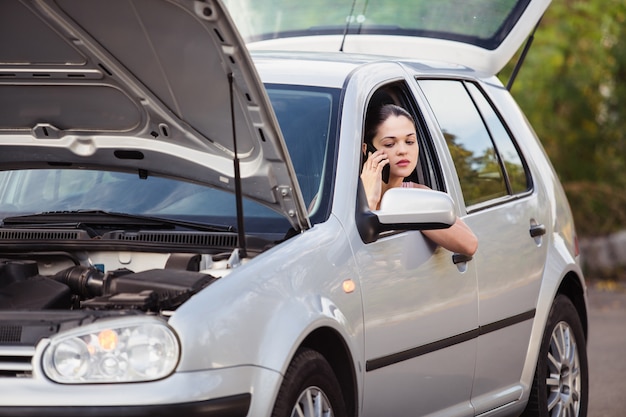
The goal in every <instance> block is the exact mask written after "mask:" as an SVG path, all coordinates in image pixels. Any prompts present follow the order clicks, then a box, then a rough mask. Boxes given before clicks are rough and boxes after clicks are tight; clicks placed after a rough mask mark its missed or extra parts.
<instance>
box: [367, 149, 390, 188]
mask: <svg viewBox="0 0 626 417" xmlns="http://www.w3.org/2000/svg"><path fill="white" fill-rule="evenodd" d="M377 150H378V149H376V148H375V147H374V145H372V144H371V143H368V144H367V154H366V155H365V160H367V158H368V157H369V154H370V152H371V153H374V152H376V151H377ZM389 171H390V167H389V163H387V165H385V166H384V167H383V171H382V180H383V182H384V183H385V184H387V183H389Z"/></svg>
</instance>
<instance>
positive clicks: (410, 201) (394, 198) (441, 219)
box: [373, 188, 456, 231]
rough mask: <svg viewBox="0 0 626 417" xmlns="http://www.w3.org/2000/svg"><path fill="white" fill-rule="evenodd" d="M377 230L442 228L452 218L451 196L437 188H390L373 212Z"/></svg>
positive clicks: (447, 225) (445, 226)
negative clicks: (377, 226) (375, 217)
mask: <svg viewBox="0 0 626 417" xmlns="http://www.w3.org/2000/svg"><path fill="white" fill-rule="evenodd" d="M373 214H375V215H376V216H377V217H378V222H379V223H380V230H379V231H386V230H428V229H445V228H448V227H450V226H452V225H453V224H454V222H455V220H456V214H455V212H454V202H453V201H452V198H451V197H450V196H449V195H448V194H446V193H443V192H441V191H434V190H426V189H419V188H392V189H390V190H387V192H386V193H385V195H384V196H383V199H382V200H381V202H380V210H376V211H374V212H373Z"/></svg>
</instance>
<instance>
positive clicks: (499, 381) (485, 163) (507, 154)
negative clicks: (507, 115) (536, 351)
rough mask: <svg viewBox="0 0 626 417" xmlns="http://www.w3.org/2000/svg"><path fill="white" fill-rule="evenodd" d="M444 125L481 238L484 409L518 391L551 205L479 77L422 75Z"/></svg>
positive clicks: (478, 383)
mask: <svg viewBox="0 0 626 417" xmlns="http://www.w3.org/2000/svg"><path fill="white" fill-rule="evenodd" d="M418 84H419V86H420V88H421V89H422V91H423V92H424V94H425V95H426V97H427V99H428V101H429V103H430V105H431V108H432V109H433V112H434V113H435V115H436V117H437V120H438V122H439V124H440V126H441V129H442V131H443V132H444V136H445V137H446V141H447V143H448V148H449V150H450V154H451V157H452V160H453V161H454V165H455V168H456V171H457V173H458V177H459V182H460V186H461V189H462V191H463V196H464V202H465V205H466V206H467V210H468V213H469V214H468V216H467V218H466V223H467V224H468V225H469V226H470V227H471V228H472V229H473V230H474V231H475V232H476V234H477V235H478V238H479V249H478V252H477V253H476V255H475V256H474V261H473V262H474V264H475V266H476V268H477V271H478V296H479V333H480V336H479V339H478V354H477V361H476V375H475V383H474V387H473V390H472V404H473V406H474V407H475V409H476V413H477V414H480V413H482V412H486V411H488V410H491V409H494V408H496V407H499V406H501V405H503V404H506V403H509V402H513V401H516V400H518V399H519V397H520V395H521V393H522V386H521V384H520V378H521V372H522V369H523V367H524V362H525V360H526V353H527V349H528V345H529V338H530V332H531V326H532V323H533V318H534V314H535V308H536V302H537V297H538V292H539V284H540V278H541V276H542V272H543V266H544V264H545V259H546V247H547V245H546V244H545V242H544V239H545V237H544V234H545V231H546V228H545V226H546V222H548V218H549V212H548V210H547V207H549V206H548V205H547V204H543V205H542V204H540V201H541V193H542V190H540V189H534V188H533V182H532V178H531V174H530V171H529V168H528V165H527V163H526V162H525V160H524V158H523V155H522V154H521V152H520V150H519V148H518V147H517V146H516V144H515V142H514V140H513V138H512V135H511V134H510V131H509V129H508V128H507V127H506V125H505V124H504V123H503V122H502V119H501V118H500V117H499V115H498V113H497V112H496V110H495V108H494V107H493V105H492V103H491V102H490V101H489V100H488V99H487V97H486V96H485V94H484V92H483V91H482V90H481V88H480V87H479V86H478V84H476V83H473V82H468V81H462V80H442V79H438V80H418Z"/></svg>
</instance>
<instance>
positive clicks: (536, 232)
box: [530, 224, 546, 238]
mask: <svg viewBox="0 0 626 417" xmlns="http://www.w3.org/2000/svg"><path fill="white" fill-rule="evenodd" d="M545 234H546V227H545V226H544V225H543V224H534V225H532V226H530V237H533V238H534V237H539V236H543V235H545Z"/></svg>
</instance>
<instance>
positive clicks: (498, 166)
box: [418, 80, 529, 207]
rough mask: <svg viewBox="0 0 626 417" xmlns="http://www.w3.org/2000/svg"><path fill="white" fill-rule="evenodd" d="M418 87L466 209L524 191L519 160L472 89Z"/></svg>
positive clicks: (441, 83)
mask: <svg viewBox="0 0 626 417" xmlns="http://www.w3.org/2000/svg"><path fill="white" fill-rule="evenodd" d="M418 84H419V86H420V88H421V89H422V91H423V92H424V94H425V95H426V98H427V100H428V102H429V104H430V106H431V108H432V110H433V112H434V114H435V117H436V119H437V121H438V123H439V126H440V128H441V131H442V133H443V135H444V137H445V140H446V143H447V145H448V149H449V151H450V155H451V156H452V160H453V162H454V165H455V168H456V171H457V174H458V177H459V181H460V184H461V190H462V191H463V198H464V201H465V205H466V206H468V207H469V206H472V205H475V204H479V203H483V202H487V201H491V200H494V199H497V198H500V197H505V196H508V195H510V194H515V193H520V192H524V191H526V190H527V189H528V184H529V182H528V180H527V178H528V176H527V173H526V170H525V165H524V164H523V162H522V158H521V157H520V155H519V153H518V151H517V149H516V148H515V146H514V144H513V142H512V140H511V138H510V136H509V135H508V133H507V131H506V129H505V127H504V126H503V125H502V122H501V121H500V119H499V118H498V116H497V114H496V113H495V111H494V110H493V108H492V107H491V106H490V105H489V103H488V102H487V100H486V99H485V97H484V96H483V94H482V93H481V92H480V91H479V90H478V88H477V87H476V86H475V85H473V84H471V83H465V82H463V81H458V80H419V81H418ZM470 91H471V92H472V95H470ZM474 100H476V101H474ZM479 109H480V111H479ZM505 167H506V169H505Z"/></svg>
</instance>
